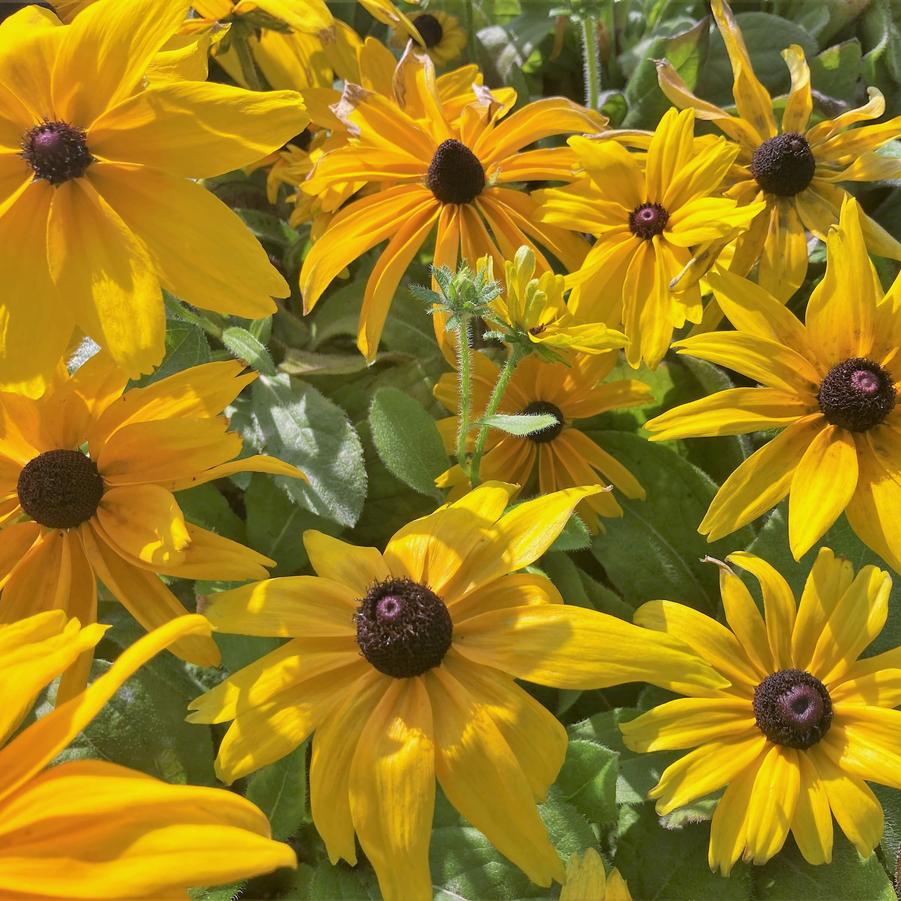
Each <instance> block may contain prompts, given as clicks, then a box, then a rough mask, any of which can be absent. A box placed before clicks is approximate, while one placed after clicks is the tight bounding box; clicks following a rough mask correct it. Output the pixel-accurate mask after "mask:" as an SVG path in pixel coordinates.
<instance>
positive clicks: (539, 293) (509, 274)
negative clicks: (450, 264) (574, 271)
mask: <svg viewBox="0 0 901 901" xmlns="http://www.w3.org/2000/svg"><path fill="white" fill-rule="evenodd" d="M479 268H480V269H482V268H484V269H486V270H487V273H486V277H487V279H488V281H494V261H493V260H492V259H491V258H490V257H485V258H484V259H482V260H479ZM534 275H535V254H534V253H533V252H532V250H531V248H529V247H525V246H523V247H520V248H519V250H517V251H516V255H515V256H514V257H513V259H512V260H505V262H504V284H505V286H506V292H505V293H502V294H500V295H498V296H497V297H496V298H495V299H494V300H492V301H491V303H490V305H489V306H490V308H491V313H490V314H489V317H488V318H492V317H494V318H493V320H492V321H494V322H496V324H498V325H499V326H500V327H501V328H502V329H504V330H512V331H513V332H515V333H518V334H521V335H524V336H528V341H529V343H531V344H536V345H538V347H539V348H540V347H544V348H547V349H550V350H552V351H559V352H563V353H565V352H567V351H574V352H576V353H587V354H598V353H603V352H604V351H607V350H610V349H611V348H617V347H623V346H625V345H626V344H627V343H628V339H627V338H626V336H625V335H624V334H622V333H621V332H617V331H615V330H614V329H608V328H607V326H606V325H604V323H602V322H582V321H581V320H579V319H577V318H576V317H575V316H573V314H572V313H571V312H570V311H569V308H568V307H567V304H566V300H565V299H564V296H563V295H564V293H565V281H566V280H565V279H564V277H563V276H562V275H557V274H555V273H553V272H543V273H542V274H541V276H540V277H539V278H534Z"/></svg>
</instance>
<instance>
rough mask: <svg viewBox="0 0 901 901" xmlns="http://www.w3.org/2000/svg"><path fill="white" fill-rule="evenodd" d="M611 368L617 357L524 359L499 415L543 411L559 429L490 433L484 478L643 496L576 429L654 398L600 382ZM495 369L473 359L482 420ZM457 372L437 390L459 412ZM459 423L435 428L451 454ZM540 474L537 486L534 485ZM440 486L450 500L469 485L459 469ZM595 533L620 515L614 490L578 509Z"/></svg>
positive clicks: (629, 383) (637, 385)
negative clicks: (521, 433)
mask: <svg viewBox="0 0 901 901" xmlns="http://www.w3.org/2000/svg"><path fill="white" fill-rule="evenodd" d="M615 364H616V354H615V353H607V354H602V355H600V356H587V355H579V356H576V357H574V358H573V361H572V364H571V365H566V364H564V363H546V362H542V361H541V360H540V359H539V358H538V357H537V356H532V357H527V358H526V359H525V360H524V361H523V362H522V363H520V364H519V366H517V368H516V370H515V371H514V373H513V377H512V378H511V379H510V383H509V385H508V386H507V391H506V393H505V395H504V398H503V400H502V401H501V404H500V408H499V412H501V413H513V414H516V413H520V414H522V413H531V414H537V413H545V414H550V415H552V416H553V417H554V418H555V419H556V420H557V424H556V425H553V426H550V427H548V428H545V429H542V430H541V431H538V432H534V433H532V434H531V435H526V436H525V437H520V436H518V435H510V434H507V433H505V432H501V431H497V430H492V431H490V432H489V433H488V441H487V443H486V445H485V456H484V458H483V459H482V464H481V472H482V474H483V475H484V477H485V478H488V479H500V478H507V479H514V480H516V482H517V483H519V484H521V485H528V486H533V487H535V488H537V489H538V491H540V492H542V493H545V492H549V491H556V490H558V489H561V488H571V487H575V486H577V485H585V484H592V483H598V484H602V485H603V484H608V483H612V487H615V488H616V489H617V490H618V491H622V493H623V494H624V495H625V496H626V497H629V498H644V496H645V495H644V489H643V488H642V487H641V485H640V484H639V482H638V480H637V479H636V478H635V476H633V475H632V473H630V472H629V470H628V469H627V468H626V467H625V466H623V464H622V463H620V462H619V461H618V460H616V459H615V458H614V457H613V456H611V455H610V454H609V453H607V451H605V450H604V449H603V448H602V447H600V446H599V445H598V444H596V443H595V442H594V441H593V440H592V439H591V438H590V437H589V436H588V435H586V434H585V433H584V432H582V431H580V430H579V428H578V426H577V424H576V421H577V420H580V419H589V418H590V417H592V416H598V415H599V414H601V413H604V412H606V411H607V410H614V409H619V408H621V407H630V406H632V407H634V406H638V405H640V404H644V403H648V402H649V401H650V400H651V393H650V389H649V388H648V386H647V385H645V384H644V383H643V382H639V381H635V380H632V379H624V380H620V381H615V382H608V383H606V384H605V383H604V379H605V378H606V376H607V375H609V373H610V371H611V369H613V367H614V365H615ZM497 376H498V369H497V366H495V364H494V363H493V362H491V360H489V359H488V357H486V356H485V355H484V354H476V355H475V356H474V358H473V406H474V410H475V412H476V414H477V415H478V414H480V413H481V411H482V410H484V409H485V406H486V405H487V403H488V398H489V396H490V395H491V391H492V389H493V387H494V384H495V383H496V382H497ZM456 378H457V376H456V374H455V373H448V374H446V375H443V376H442V377H441V378H440V379H439V381H438V384H437V385H436V386H435V396H436V397H437V398H438V400H439V401H440V402H441V403H442V404H444V406H445V407H446V408H447V409H448V410H450V411H452V412H453V411H455V410H456V404H457V388H456ZM456 425H457V423H456V417H455V416H451V417H448V418H447V419H444V420H441V421H440V422H439V423H438V428H439V430H440V431H441V434H442V437H443V438H444V441H445V445H446V446H447V448H448V450H449V451H450V450H452V449H453V445H454V434H455V430H456ZM536 475H537V484H536V478H535V477H536ZM436 481H437V484H438V485H439V487H442V488H447V487H450V488H451V489H452V496H456V495H458V494H459V493H460V492H462V491H465V490H466V489H467V488H468V486H469V482H468V480H467V478H466V475H465V473H464V472H463V470H462V469H461V468H460V466H459V465H455V466H453V467H451V468H450V469H449V470H448V471H447V472H445V473H444V474H442V475H441V476H439V478H438V479H437V480H436ZM579 513H580V514H581V515H582V516H584V517H585V520H586V522H587V524H588V527H589V528H590V529H591V530H592V531H598V530H599V529H600V528H601V522H600V518H601V517H603V516H611V517H616V516H622V515H623V510H622V507H620V505H619V503H618V502H617V500H616V498H615V497H614V495H613V493H612V492H611V491H604V492H603V493H600V494H592V495H590V496H588V497H586V498H585V499H584V500H583V501H582V503H581V504H580V505H579Z"/></svg>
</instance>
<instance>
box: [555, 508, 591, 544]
mask: <svg viewBox="0 0 901 901" xmlns="http://www.w3.org/2000/svg"><path fill="white" fill-rule="evenodd" d="M590 545H591V532H589V531H588V526H586V525H585V523H584V522H583V521H582V520H581V519H580V518H579V517H578V516H577V515H576V514H575V513H574V514H573V515H572V516H570V518H569V521H568V522H567V523H566V525H565V526H564V527H563V531H562V532H561V533H560V534H559V535H558V536H557V537H556V538H555V539H554V543H553V544H552V545H551V546H550V547H549V548H548V550H547V553H551V551H584V550H585V549H586V548H587V547H590Z"/></svg>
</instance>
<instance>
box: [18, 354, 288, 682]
mask: <svg viewBox="0 0 901 901" xmlns="http://www.w3.org/2000/svg"><path fill="white" fill-rule="evenodd" d="M242 368H243V366H242V364H241V363H237V362H234V361H230V362H223V363H209V364H206V365H204V366H196V367H194V368H192V369H187V370H185V371H184V372H181V373H178V374H177V375H173V376H170V377H169V378H165V379H161V380H160V381H158V382H155V383H154V384H152V385H149V386H148V387H146V388H136V389H133V390H130V391H124V388H125V384H126V381H127V378H126V376H125V374H124V373H123V372H122V371H121V370H120V369H118V368H117V367H116V366H114V365H113V364H112V363H111V361H110V360H109V358H108V357H107V356H106V355H105V354H103V353H100V354H98V355H97V356H95V357H93V358H92V359H91V360H89V361H88V362H87V363H85V364H84V365H83V366H82V367H81V368H80V369H78V370H77V371H76V372H75V373H74V375H72V376H71V377H67V376H65V375H63V374H60V375H58V376H57V380H56V382H54V383H53V384H52V385H51V387H50V388H49V389H48V391H47V393H46V394H45V395H44V396H43V397H42V398H40V399H39V400H31V399H29V398H26V397H23V396H21V395H16V394H0V428H2V437H0V523H5V524H6V525H5V528H3V529H2V531H0V587H2V595H0V622H11V621H14V620H17V619H21V618H23V617H25V616H29V615H31V614H32V613H35V612H37V611H40V610H47V609H51V608H59V609H62V610H65V611H67V612H68V614H69V615H70V616H75V617H77V618H78V619H79V620H80V621H81V622H82V623H92V622H94V621H95V620H96V618H97V579H100V581H102V582H103V584H104V585H105V586H106V588H107V589H108V590H109V591H110V593H111V594H112V595H113V596H114V597H115V598H116V599H117V600H119V601H120V602H121V603H122V604H123V605H124V606H125V607H127V608H128V610H129V612H130V613H131V614H132V615H133V616H134V617H135V619H136V620H137V621H138V622H139V623H140V624H141V625H142V626H143V627H144V628H145V629H152V628H154V627H155V626H158V625H160V624H161V623H165V622H167V621H168V620H170V619H172V618H173V617H175V616H179V615H181V614H183V613H184V612H185V609H184V607H183V606H182V604H181V602H180V601H179V600H178V599H177V598H176V597H175V595H174V594H173V593H172V592H171V591H170V590H169V589H168V588H167V587H166V586H165V585H164V584H163V582H162V581H161V580H160V578H159V575H160V574H163V575H169V576H176V577H181V578H187V579H255V578H261V577H263V576H265V575H266V569H265V568H264V567H266V566H271V565H272V564H273V561H271V560H269V559H268V558H267V557H263V556H262V555H261V554H257V553H256V552H255V551H251V550H250V549H248V548H245V547H243V546H242V545H240V544H238V543H237V542H235V541H231V540H229V539H227V538H223V537H222V536H220V535H216V534H215V533H213V532H210V531H207V530H206V529H202V528H199V527H198V526H195V525H193V524H191V523H188V522H185V518H184V516H183V514H182V511H181V509H180V507H179V505H178V501H177V500H176V499H175V496H174V495H173V492H174V491H178V490H180V489H183V488H190V487H192V486H194V485H200V484H203V483H204V482H209V481H210V480H212V479H217V478H220V477H222V476H227V475H230V474H232V473H235V472H254V471H257V472H270V473H275V474H278V475H287V476H293V477H297V476H300V475H301V474H300V473H299V472H298V470H296V469H295V468H294V467H293V466H289V465H288V464H286V463H282V462H281V461H280V460H276V459H275V458H273V457H265V456H253V457H244V458H242V459H240V460H235V459H234V458H235V457H236V456H237V455H238V454H239V453H240V452H241V449H242V442H241V438H240V436H238V435H237V434H234V433H230V432H228V431H227V428H228V422H227V421H226V420H225V418H224V417H222V416H220V415H219V413H220V412H221V410H222V409H223V408H224V407H225V406H226V405H227V404H229V403H231V401H232V400H234V398H235V397H236V396H237V395H238V392H239V391H240V390H241V389H242V388H243V387H244V385H246V384H247V383H248V382H250V381H252V380H253V378H254V377H255V375H254V374H249V375H241V374H240V373H241V370H242ZM174 651H175V653H176V654H178V655H179V656H181V657H182V658H183V659H185V660H189V661H191V662H193V663H197V664H199V665H202V666H213V665H215V664H216V663H217V662H218V660H219V653H218V650H217V648H216V645H215V643H214V642H213V641H212V640H210V639H209V638H202V637H201V638H196V637H195V638H190V639H186V640H185V641H183V642H179V643H178V644H176V645H175V647H174ZM90 663H91V655H90V654H86V655H84V656H83V658H82V659H81V660H80V662H79V665H78V667H76V668H74V669H73V670H72V671H70V673H69V676H68V677H67V681H66V682H65V683H64V688H63V694H68V693H70V692H71V691H73V690H74V691H77V690H78V689H79V688H80V687H81V686H83V684H84V680H85V679H86V678H87V673H88V671H89V669H90Z"/></svg>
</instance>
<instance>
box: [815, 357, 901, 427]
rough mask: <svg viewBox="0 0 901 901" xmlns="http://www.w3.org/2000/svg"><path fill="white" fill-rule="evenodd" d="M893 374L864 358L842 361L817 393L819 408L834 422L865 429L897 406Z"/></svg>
mask: <svg viewBox="0 0 901 901" xmlns="http://www.w3.org/2000/svg"><path fill="white" fill-rule="evenodd" d="M895 394H896V392H895V385H894V382H893V380H892V376H891V374H890V373H889V372H888V371H887V370H886V369H884V368H883V367H882V366H880V365H879V364H878V363H875V362H874V361H873V360H868V359H866V358H865V357H852V358H851V359H849V360H843V361H842V362H841V363H839V364H838V365H836V366H833V367H832V369H830V370H829V372H828V373H826V377H825V378H824V379H823V381H822V382H821V383H820V389H819V391H818V392H817V401H818V402H819V405H820V410H821V412H822V413H823V415H824V416H825V417H826V419H827V420H828V421H829V422H830V423H832V425H837V426H840V427H841V428H843V429H848V430H849V431H851V432H865V431H867V430H868V429H872V428H873V427H874V426H877V425H879V424H880V423H881V422H883V421H884V420H885V418H886V417H887V416H888V415H889V413H891V412H892V410H894V408H895Z"/></svg>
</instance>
